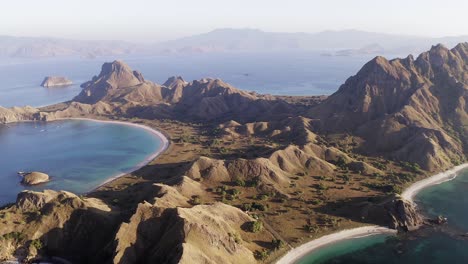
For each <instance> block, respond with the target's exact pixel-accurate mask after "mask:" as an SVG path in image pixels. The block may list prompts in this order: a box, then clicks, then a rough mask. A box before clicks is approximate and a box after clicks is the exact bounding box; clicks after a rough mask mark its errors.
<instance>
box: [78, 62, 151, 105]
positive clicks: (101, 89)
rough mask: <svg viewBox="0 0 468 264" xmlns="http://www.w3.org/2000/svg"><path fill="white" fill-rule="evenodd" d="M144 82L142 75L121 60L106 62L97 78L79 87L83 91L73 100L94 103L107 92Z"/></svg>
mask: <svg viewBox="0 0 468 264" xmlns="http://www.w3.org/2000/svg"><path fill="white" fill-rule="evenodd" d="M144 82H145V79H144V78H143V75H142V74H141V73H140V72H138V71H133V70H132V69H131V68H130V66H128V65H127V64H126V63H125V62H123V61H121V60H115V61H113V62H106V63H104V64H103V65H102V68H101V73H100V74H99V76H94V77H93V79H92V80H91V81H88V82H85V83H83V84H82V85H81V87H83V88H84V89H83V91H82V92H81V93H80V94H79V95H78V96H77V97H75V99H74V100H75V101H78V102H83V103H96V102H97V101H99V100H100V99H102V98H103V97H104V96H105V95H106V94H107V93H108V91H109V90H114V89H120V88H127V87H133V86H136V85H139V84H142V83H144Z"/></svg>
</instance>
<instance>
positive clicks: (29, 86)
mask: <svg viewBox="0 0 468 264" xmlns="http://www.w3.org/2000/svg"><path fill="white" fill-rule="evenodd" d="M372 57H373V56H372V55H363V56H349V57H345V56H341V57H340V56H321V55H320V54H319V53H316V52H315V53H314V52H309V53H306V52H300V53H294V52H287V53H261V54H258V53H256V54H250V53H223V54H192V55H173V54H172V55H160V56H151V57H135V56H132V57H128V56H120V57H98V58H96V59H82V58H61V59H0V80H1V85H0V106H4V107H11V106H24V105H30V106H35V107H37V106H45V105H50V104H53V103H59V102H63V101H67V100H70V99H72V98H73V97H74V96H76V95H77V94H78V93H79V92H80V90H81V88H80V87H79V85H80V84H82V83H84V82H85V81H88V80H90V79H91V78H92V77H93V76H94V75H98V74H99V72H100V70H101V65H102V64H103V63H104V62H111V61H113V60H115V59H122V60H124V61H125V62H126V63H128V64H129V65H130V67H132V68H133V69H134V70H138V71H140V72H142V73H143V76H144V77H145V78H146V79H147V80H150V81H153V82H156V83H159V84H162V83H164V82H165V81H166V80H167V79H168V78H169V77H171V76H174V75H180V76H182V77H183V78H184V79H185V80H186V81H192V80H198V79H201V78H205V77H212V78H221V79H223V80H224V81H226V82H228V83H230V84H232V85H234V86H235V87H237V88H240V89H244V90H252V91H256V92H259V93H269V94H278V95H323V94H327V95H328V94H332V93H333V92H335V91H336V90H337V89H338V88H339V86H340V85H341V84H342V83H344V81H345V80H346V79H347V78H348V77H350V76H351V75H354V74H356V72H357V71H358V70H359V69H360V68H361V67H362V66H363V64H364V63H366V62H367V61H369V60H370V59H371V58H372ZM54 75H57V76H65V77H68V78H69V79H70V80H72V81H73V82H74V83H75V84H74V85H72V86H69V87H57V88H44V87H40V84H41V82H42V80H43V79H44V77H45V76H54Z"/></svg>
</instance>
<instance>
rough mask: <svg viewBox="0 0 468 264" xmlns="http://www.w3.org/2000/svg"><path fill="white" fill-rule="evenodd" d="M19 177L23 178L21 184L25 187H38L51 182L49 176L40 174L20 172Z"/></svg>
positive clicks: (36, 172)
mask: <svg viewBox="0 0 468 264" xmlns="http://www.w3.org/2000/svg"><path fill="white" fill-rule="evenodd" d="M18 174H19V175H21V176H23V179H22V180H21V183H22V184H24V185H38V184H41V183H46V182H48V181H49V175H47V174H45V173H42V172H38V171H32V172H18Z"/></svg>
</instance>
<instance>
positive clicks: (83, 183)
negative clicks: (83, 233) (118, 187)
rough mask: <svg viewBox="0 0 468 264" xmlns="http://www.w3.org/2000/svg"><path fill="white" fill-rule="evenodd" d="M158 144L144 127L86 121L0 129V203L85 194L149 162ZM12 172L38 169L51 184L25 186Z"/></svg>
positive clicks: (160, 143) (161, 143)
mask: <svg viewBox="0 0 468 264" xmlns="http://www.w3.org/2000/svg"><path fill="white" fill-rule="evenodd" d="M164 141H165V138H163V137H158V136H156V135H155V134H154V133H152V132H151V131H149V130H147V129H142V128H140V127H136V126H132V125H126V124H117V123H107V122H100V121H91V120H60V121H53V122H24V123H13V124H8V125H0V181H1V184H0V205H2V204H6V203H10V202H14V201H15V199H16V196H17V194H18V193H19V192H21V191H23V190H26V189H28V190H34V191H41V190H44V189H52V190H66V191H71V192H74V193H78V194H81V193H85V192H89V191H91V190H93V189H94V188H96V187H98V186H99V185H100V184H102V183H103V182H105V181H106V180H109V179H111V178H112V177H115V176H117V175H121V174H124V173H128V172H131V171H133V170H135V169H137V168H139V167H141V166H142V165H144V164H145V163H147V162H149V161H150V159H152V158H154V154H155V153H156V152H158V151H161V149H162V148H164V147H165V146H164V145H165V144H164ZM18 171H41V172H44V173H47V174H49V175H50V177H51V181H50V182H48V183H45V184H42V185H38V186H34V187H25V186H23V185H21V184H20V180H21V177H20V176H18V175H17V172H18Z"/></svg>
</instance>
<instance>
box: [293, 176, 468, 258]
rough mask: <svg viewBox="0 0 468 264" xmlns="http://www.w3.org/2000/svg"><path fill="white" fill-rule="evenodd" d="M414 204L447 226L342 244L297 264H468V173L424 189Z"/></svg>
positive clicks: (320, 250)
mask: <svg viewBox="0 0 468 264" xmlns="http://www.w3.org/2000/svg"><path fill="white" fill-rule="evenodd" d="M415 201H416V203H417V204H418V206H419V207H420V210H421V211H422V212H423V213H424V214H426V216H428V217H431V218H434V217H437V216H438V215H443V216H445V217H447V218H448V219H449V222H448V224H446V225H443V226H436V227H428V228H424V229H422V230H419V231H417V232H416V233H414V234H408V235H400V236H384V235H375V236H369V237H363V238H357V239H350V240H345V241H339V242H337V243H334V244H332V245H329V246H326V247H323V248H320V249H318V250H315V251H312V252H310V253H309V254H308V255H307V256H305V257H304V258H302V259H301V260H299V261H298V263H301V264H312V263H314V264H315V263H347V264H348V263H402V264H406V263H408V264H410V263H411V264H414V263H425V264H426V263H428V264H432V263H434V264H435V263H468V251H467V250H466V248H468V211H467V210H466V208H468V170H467V169H465V170H463V171H461V172H459V173H458V176H457V177H456V178H455V179H453V180H451V181H446V182H443V183H441V184H438V185H434V186H430V187H428V188H426V189H423V190H422V191H421V192H419V193H418V194H417V195H416V196H415Z"/></svg>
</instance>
